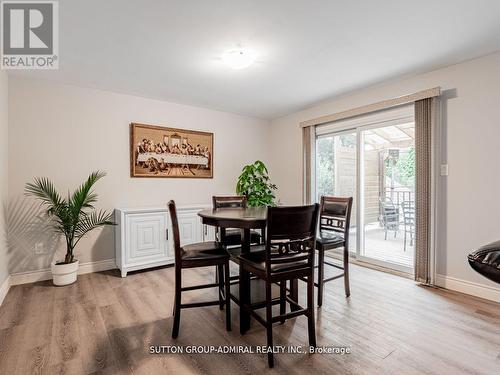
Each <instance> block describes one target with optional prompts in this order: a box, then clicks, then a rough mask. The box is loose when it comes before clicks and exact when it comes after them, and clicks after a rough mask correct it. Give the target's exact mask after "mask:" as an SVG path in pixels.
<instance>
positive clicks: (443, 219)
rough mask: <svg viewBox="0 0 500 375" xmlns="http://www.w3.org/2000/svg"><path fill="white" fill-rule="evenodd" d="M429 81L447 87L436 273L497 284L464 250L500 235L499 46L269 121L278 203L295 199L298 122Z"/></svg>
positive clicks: (297, 192) (404, 91) (297, 199)
mask: <svg viewBox="0 0 500 375" xmlns="http://www.w3.org/2000/svg"><path fill="white" fill-rule="evenodd" d="M353 74H356V72H353ZM435 86H441V87H442V88H443V90H445V93H444V96H443V118H444V121H443V122H444V123H443V126H444V134H443V140H444V148H443V153H442V155H441V160H442V162H445V161H446V160H447V161H448V163H449V171H450V172H449V176H448V177H447V178H446V177H442V178H441V181H440V183H441V189H442V190H443V191H444V193H445V195H444V196H443V199H442V200H441V202H440V203H439V206H440V208H441V212H440V219H439V220H440V221H439V225H440V226H439V235H440V236H441V237H440V239H439V243H438V249H437V251H438V255H437V273H438V274H440V275H442V276H444V278H445V279H446V278H448V279H447V280H448V283H450V282H451V283H453V282H454V281H457V280H454V279H458V282H459V283H460V282H461V281H465V282H466V283H467V282H469V283H479V284H480V285H479V286H477V285H475V284H470V285H469V286H470V287H479V288H481V286H484V287H485V288H486V289H485V291H486V292H488V291H489V292H492V290H491V289H490V288H495V287H498V285H496V284H494V283H492V282H490V281H489V280H487V279H485V278H483V277H482V276H480V275H479V274H477V273H476V272H475V271H473V270H472V269H471V268H470V267H469V265H468V264H467V258H466V257H467V254H468V253H469V252H470V251H471V250H472V249H475V248H477V247H478V246H480V245H482V244H485V243H488V242H490V241H494V240H498V239H499V238H500V225H499V220H498V213H499V212H500V196H498V194H497V191H498V186H500V173H499V172H498V165H499V164H500V153H499V152H498V149H499V141H500V53H496V54H493V55H489V56H486V57H483V58H480V59H476V60H472V61H469V62H465V63H462V64H458V65H454V66H450V67H447V68H444V69H440V70H436V71H433V72H430V73H427V74H422V75H419V76H415V77H411V78H407V79H404V80H400V81H396V82H391V83H388V84H386V85H380V86H377V87H372V88H368V89H365V90H361V91H358V92H355V93H353V94H351V95H347V96H344V97H340V98H338V99H335V100H332V101H329V102H324V103H321V104H318V105H316V106H314V107H312V108H309V109H307V110H304V111H300V112H297V113H294V114H291V115H288V116H286V117H282V118H279V119H276V120H274V121H272V122H271V136H270V139H271V142H272V143H273V144H274V145H277V147H276V148H274V149H273V150H272V156H271V164H270V167H271V169H272V170H273V179H274V181H275V182H276V184H277V185H278V188H279V192H278V195H279V198H281V200H282V201H283V202H284V203H286V204H293V203H300V202H301V199H302V198H301V197H302V154H301V152H302V151H301V131H300V129H299V123H300V122H301V121H304V120H309V119H312V118H315V117H317V116H322V115H326V114H331V113H335V112H339V111H342V110H347V109H351V108H355V107H358V106H361V105H365V104H371V103H374V102H377V101H380V100H384V99H388V98H393V97H397V96H400V95H404V94H408V93H412V92H416V91H419V90H423V89H426V88H430V87H435ZM441 279H443V277H441ZM462 284H463V283H462ZM463 285H465V284H463ZM498 290H500V289H496V290H494V291H493V293H497V291H498ZM496 295H497V296H500V294H498V293H497V294H496Z"/></svg>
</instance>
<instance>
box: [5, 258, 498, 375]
mask: <svg viewBox="0 0 500 375" xmlns="http://www.w3.org/2000/svg"><path fill="white" fill-rule="evenodd" d="M184 275H185V279H187V280H190V281H191V282H199V281H204V280H213V271H212V270H210V269H203V270H195V271H191V270H189V271H185V273H184ZM173 277H174V272H173V269H172V268H162V269H155V270H150V271H146V272H139V273H131V274H130V275H129V276H127V278H125V279H122V278H120V277H119V273H118V272H117V271H109V272H101V273H94V274H87V275H81V276H79V277H78V282H77V283H76V284H73V285H70V286H66V287H53V286H52V285H51V283H50V281H47V282H39V283H35V284H26V285H19V286H14V287H12V288H11V290H10V291H9V293H8V295H7V297H6V298H5V301H4V303H3V305H2V306H1V307H0V374H2V375H4V374H5V375H15V374H23V375H24V374H51V375H52V374H190V373H192V374H205V373H207V374H264V373H267V372H270V373H277V374H316V373H317V374H351V373H352V374H453V375H455V374H500V305H499V304H495V303H493V302H488V301H485V300H481V299H478V298H474V297H469V296H465V295H462V294H459V293H454V292H449V291H444V290H440V289H432V288H427V287H422V286H418V285H416V284H415V283H413V282H412V281H411V280H408V279H404V278H400V277H398V276H394V275H390V274H386V273H381V272H378V271H375V270H370V269H366V268H362V267H358V266H352V276H351V285H352V286H351V292H352V294H351V297H350V298H347V299H346V298H345V297H344V295H343V290H342V280H337V281H334V282H330V283H328V284H327V286H326V298H325V303H324V305H323V307H322V308H321V309H317V310H316V313H317V315H316V317H317V339H318V345H319V346H346V347H349V348H350V350H351V353H350V354H344V355H339V354H312V355H311V354H277V355H276V356H275V359H276V365H275V368H274V369H272V370H269V369H268V368H267V361H266V356H265V355H264V354H239V355H236V354H232V355H223V354H202V355H187V354H182V355H181V354H161V355H152V354H149V346H150V345H184V346H185V345H252V346H256V345H265V331H264V329H263V328H262V327H261V326H260V325H259V324H258V323H256V322H255V321H253V322H252V328H251V330H250V331H249V332H248V333H247V334H246V335H244V336H240V334H239V329H238V324H239V320H238V314H237V308H236V307H235V306H234V304H233V331H232V332H226V331H225V328H224V312H222V311H219V309H218V308H217V307H205V308H199V309H189V310H183V311H182V316H181V327H180V335H179V338H178V339H177V340H172V339H171V338H170V330H171V326H172V315H171V313H172V302H173V280H174V279H173ZM304 292H305V285H303V284H301V285H300V297H301V299H303V298H304ZM188 293H191V294H187V293H184V294H183V301H188V300H196V299H200V298H210V297H214V296H215V292H214V293H210V292H207V290H205V291H196V292H188ZM274 333H275V345H304V346H306V345H307V324H306V319H305V318H304V317H299V318H297V319H294V320H289V321H287V322H286V323H285V324H284V325H276V326H275V328H274Z"/></svg>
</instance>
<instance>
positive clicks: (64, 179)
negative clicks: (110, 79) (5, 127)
mask: <svg viewBox="0 0 500 375" xmlns="http://www.w3.org/2000/svg"><path fill="white" fill-rule="evenodd" d="M9 110H10V113H9V116H10V121H9V145H10V149H9V166H10V175H9V197H10V199H9V201H10V206H9V215H10V220H11V221H12V222H19V223H23V222H29V220H30V219H32V217H33V211H36V207H37V206H32V204H31V203H30V202H29V201H26V200H25V198H24V199H23V197H22V194H23V188H24V185H25V183H26V182H28V181H31V180H32V179H33V177H35V176H47V177H50V178H51V179H52V180H53V181H54V183H55V184H56V186H57V187H58V188H59V190H60V191H61V192H65V191H67V189H73V188H75V187H76V186H77V185H78V184H79V183H81V182H82V181H83V179H84V178H86V176H87V175H88V174H89V173H90V172H91V171H93V170H96V169H101V170H104V171H106V172H107V173H108V176H107V177H105V178H104V179H103V180H101V181H100V182H99V183H98V185H97V192H98V193H99V204H98V206H99V208H104V209H108V210H112V209H113V208H114V207H119V206H121V207H135V206H148V205H164V204H165V205H166V202H167V201H168V200H169V199H175V200H176V201H177V204H178V205H187V204H196V203H208V204H210V202H211V197H212V195H214V194H231V193H234V188H235V182H236V178H237V176H238V175H239V173H240V171H241V168H242V166H243V165H244V164H246V163H250V162H253V161H255V160H256V159H262V160H263V161H267V159H268V154H269V152H268V143H267V142H268V141H267V139H268V134H269V125H268V122H267V121H263V120H258V119H254V118H249V117H243V116H238V115H234V114H229V113H224V112H218V111H212V110H208V109H203V108H197V107H191V106H185V105H179V104H173V103H167V102H163V101H157V100H151V99H145V98H140V97H134V96H127V95H120V94H115V93H109V92H104V91H98V90H91V89H85V88H79V87H76V86H70V85H63V84H55V83H50V82H46V81H42V80H33V79H28V78H21V77H19V76H11V77H10V82H9ZM130 122H141V123H149V124H158V125H165V126H171V127H178V128H185V129H194V130H203V131H210V132H213V133H214V178H213V179H179V178H175V179H169V178H147V179H146V178H130V172H129V160H130V159H129V124H130ZM13 232H14V233H13V234H14V235H13V236H12V238H13V241H12V242H13V244H12V246H11V249H10V250H11V252H12V254H11V269H10V271H11V272H19V271H26V270H33V269H41V268H45V267H48V265H49V262H50V257H49V255H48V254H47V255H41V256H34V249H33V247H34V244H35V243H36V242H38V241H42V242H44V243H46V246H48V247H50V243H51V238H50V234H48V233H46V232H44V231H43V230H40V228H37V227H36V226H35V227H34V228H33V227H29V228H23V226H22V225H15V226H14V228H13ZM17 233H19V235H17ZM80 244H81V246H80V245H79V255H78V257H79V259H80V260H81V261H82V262H88V261H97V260H104V259H110V258H113V257H114V240H113V234H112V229H105V230H104V231H103V232H101V233H94V235H91V237H90V238H89V239H88V240H86V241H83V240H82V242H81V243H80Z"/></svg>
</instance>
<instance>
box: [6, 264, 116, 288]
mask: <svg viewBox="0 0 500 375" xmlns="http://www.w3.org/2000/svg"><path fill="white" fill-rule="evenodd" d="M115 268H116V264H115V259H106V260H99V261H97V262H88V263H81V264H80V267H79V268H78V274H79V275H83V274H86V273H92V272H101V271H107V270H112V269H115ZM50 279H52V273H51V272H50V268H46V269H43V270H37V271H27V272H18V273H13V274H12V275H10V285H19V284H27V283H34V282H37V281H43V280H50Z"/></svg>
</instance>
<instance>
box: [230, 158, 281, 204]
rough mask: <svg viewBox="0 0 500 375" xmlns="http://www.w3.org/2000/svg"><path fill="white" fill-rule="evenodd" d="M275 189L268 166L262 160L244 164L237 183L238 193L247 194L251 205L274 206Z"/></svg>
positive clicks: (248, 202)
mask: <svg viewBox="0 0 500 375" xmlns="http://www.w3.org/2000/svg"><path fill="white" fill-rule="evenodd" d="M274 190H276V185H275V184H273V183H271V180H270V178H269V172H268V170H267V167H266V165H265V164H264V163H263V162H261V161H260V160H257V161H256V162H255V163H253V164H249V165H246V166H244V167H243V170H242V172H241V175H240V177H238V182H237V183H236V194H239V195H245V196H246V197H247V205H248V206H249V207H253V206H274V205H275V202H274V200H275V196H274V192H273V191H274Z"/></svg>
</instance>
